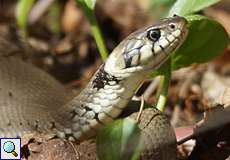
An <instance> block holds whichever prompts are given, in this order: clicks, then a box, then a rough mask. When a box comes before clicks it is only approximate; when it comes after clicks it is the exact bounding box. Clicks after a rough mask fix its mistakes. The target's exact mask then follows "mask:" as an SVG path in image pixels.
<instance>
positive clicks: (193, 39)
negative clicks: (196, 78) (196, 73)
mask: <svg viewBox="0 0 230 160" xmlns="http://www.w3.org/2000/svg"><path fill="white" fill-rule="evenodd" d="M186 19H187V20H188V21H189V25H190V27H189V33H188V37H187V39H186V41H185V42H184V43H183V45H182V46H181V47H180V48H179V49H178V50H177V51H176V53H175V54H173V56H172V62H171V64H172V69H173V70H175V69H179V68H181V67H186V66H189V65H191V64H193V63H205V62H207V61H209V60H211V59H213V58H215V57H216V56H218V55H219V54H220V53H221V52H222V51H223V50H224V48H226V47H227V45H228V43H229V37H228V34H227V33H226V31H225V29H224V28H223V27H222V26H221V25H220V24H219V23H217V22H216V21H213V20H211V19H209V18H207V17H204V16H199V15H191V16H187V17H186Z"/></svg>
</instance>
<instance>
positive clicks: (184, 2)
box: [169, 0, 220, 16]
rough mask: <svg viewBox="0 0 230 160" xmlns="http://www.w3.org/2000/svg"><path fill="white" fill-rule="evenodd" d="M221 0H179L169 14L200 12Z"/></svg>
mask: <svg viewBox="0 0 230 160" xmlns="http://www.w3.org/2000/svg"><path fill="white" fill-rule="evenodd" d="M219 1H220V0H177V1H176V3H175V4H174V5H173V7H172V8H171V10H170V11H169V16H172V15H174V14H176V15H180V16H184V15H188V14H191V13H195V12H198V11H200V10H202V9H204V8H206V7H208V6H211V5H213V4H215V3H217V2H219Z"/></svg>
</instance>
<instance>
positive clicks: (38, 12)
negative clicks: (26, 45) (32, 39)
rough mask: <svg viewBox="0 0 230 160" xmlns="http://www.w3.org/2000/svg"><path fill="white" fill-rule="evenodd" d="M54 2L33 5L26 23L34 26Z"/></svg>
mask: <svg viewBox="0 0 230 160" xmlns="http://www.w3.org/2000/svg"><path fill="white" fill-rule="evenodd" d="M53 2H54V0H40V1H37V3H36V4H35V5H34V7H33V8H32V9H31V11H30V15H29V18H28V22H29V23H30V24H34V23H35V22H37V21H38V20H39V19H40V18H41V16H42V15H43V14H44V13H45V12H46V11H47V10H48V9H49V7H50V6H51V4H52V3H53Z"/></svg>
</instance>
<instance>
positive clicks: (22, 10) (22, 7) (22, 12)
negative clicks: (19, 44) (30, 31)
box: [16, 0, 34, 30]
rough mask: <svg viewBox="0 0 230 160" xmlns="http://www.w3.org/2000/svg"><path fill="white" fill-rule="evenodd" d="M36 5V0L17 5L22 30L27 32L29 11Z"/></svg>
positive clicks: (23, 0)
mask: <svg viewBox="0 0 230 160" xmlns="http://www.w3.org/2000/svg"><path fill="white" fill-rule="evenodd" d="M33 4H34V0H30V1H28V0H19V1H18V3H17V14H16V18H17V24H18V26H19V27H20V28H21V29H22V30H25V29H26V26H27V18H28V15H29V11H30V9H31V8H32V6H33Z"/></svg>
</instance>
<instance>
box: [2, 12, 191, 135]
mask: <svg viewBox="0 0 230 160" xmlns="http://www.w3.org/2000/svg"><path fill="white" fill-rule="evenodd" d="M187 30H188V29H187V25H186V20H185V19H184V18H182V17H178V16H174V17H172V18H168V19H165V20H162V21H161V22H159V23H157V24H154V25H150V26H148V27H145V28H143V29H140V30H137V31H136V32H134V33H132V34H131V35H129V36H128V37H127V38H125V39H124V40H123V41H122V42H121V43H120V44H119V45H118V46H117V47H116V48H115V49H114V50H113V51H112V53H111V54H110V56H109V57H108V59H107V61H106V62H105V63H103V64H102V65H101V67H100V68H99V69H98V71H97V72H96V73H95V74H94V76H93V77H92V79H91V80H90V82H89V83H88V85H87V86H86V87H85V89H84V90H83V91H82V92H81V93H80V94H79V95H78V96H74V95H73V94H72V93H69V92H68V91H66V90H65V88H64V87H63V86H62V85H61V84H60V83H59V82H58V81H56V80H55V79H54V78H52V77H51V76H50V75H48V74H47V73H45V72H44V71H41V70H40V69H38V68H36V67H34V66H32V65H30V64H27V63H25V62H23V61H21V60H19V59H17V58H15V57H6V56H1V55H4V54H1V53H0V137H18V136H22V135H23V134H25V133H30V132H34V131H36V132H42V133H52V134H55V135H57V136H58V137H61V138H67V139H71V138H74V139H79V140H81V139H84V138H88V137H91V136H93V135H95V134H96V133H97V131H98V130H99V129H100V128H101V127H103V126H104V125H106V124H107V123H109V122H111V121H113V119H114V118H116V117H117V116H118V115H119V114H120V113H121V112H122V110H123V108H124V107H125V106H126V105H127V103H128V102H129V100H130V99H131V98H132V96H133V95H134V93H135V91H136V90H137V89H138V87H139V86H140V84H141V83H143V81H144V80H145V79H146V78H147V76H148V75H149V73H150V72H151V71H152V70H155V69H157V68H159V67H160V66H161V64H163V63H164V62H165V61H166V60H167V58H168V57H169V56H170V54H171V53H172V52H174V51H175V50H176V49H177V48H178V47H179V46H180V45H181V44H182V43H183V41H184V39H185V37H186V35H187Z"/></svg>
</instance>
